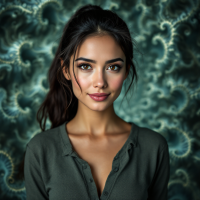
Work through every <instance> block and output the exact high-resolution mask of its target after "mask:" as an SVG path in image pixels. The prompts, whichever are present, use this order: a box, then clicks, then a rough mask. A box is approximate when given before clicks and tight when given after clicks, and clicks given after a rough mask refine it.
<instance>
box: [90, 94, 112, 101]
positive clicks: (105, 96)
mask: <svg viewBox="0 0 200 200" xmlns="http://www.w3.org/2000/svg"><path fill="white" fill-rule="evenodd" d="M88 95H89V96H90V97H91V98H92V99H93V100H95V101H104V100H106V99H107V98H108V96H109V95H110V94H106V95H101V96H97V95H93V94H88Z"/></svg>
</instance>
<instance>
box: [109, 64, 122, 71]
mask: <svg viewBox="0 0 200 200" xmlns="http://www.w3.org/2000/svg"><path fill="white" fill-rule="evenodd" d="M116 67H117V68H118V69H117V70H114V69H115V68H116ZM110 68H111V71H117V72H118V71H119V70H120V69H121V67H120V66H119V65H111V66H110Z"/></svg>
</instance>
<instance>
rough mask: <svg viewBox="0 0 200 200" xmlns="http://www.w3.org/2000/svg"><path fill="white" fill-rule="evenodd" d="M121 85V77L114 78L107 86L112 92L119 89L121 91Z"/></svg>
mask: <svg viewBox="0 0 200 200" xmlns="http://www.w3.org/2000/svg"><path fill="white" fill-rule="evenodd" d="M122 85H123V77H122V76H119V77H116V78H115V79H111V80H110V81H109V86H110V88H112V90H119V89H121V87H122Z"/></svg>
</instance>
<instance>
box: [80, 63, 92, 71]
mask: <svg viewBox="0 0 200 200" xmlns="http://www.w3.org/2000/svg"><path fill="white" fill-rule="evenodd" d="M82 66H83V67H86V66H87V67H88V66H90V65H88V64H80V65H79V66H78V68H80V69H81V70H85V69H82V68H81V67H82ZM86 70H87V69H86Z"/></svg>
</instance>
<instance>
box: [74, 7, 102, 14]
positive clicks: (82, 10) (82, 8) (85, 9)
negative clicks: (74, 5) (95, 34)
mask: <svg viewBox="0 0 200 200" xmlns="http://www.w3.org/2000/svg"><path fill="white" fill-rule="evenodd" d="M90 10H103V9H102V8H101V7H100V6H97V5H91V4H87V5H85V6H82V7H81V8H79V9H78V10H77V11H76V13H75V14H74V16H75V17H78V16H79V15H81V14H83V13H84V12H87V11H90Z"/></svg>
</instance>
